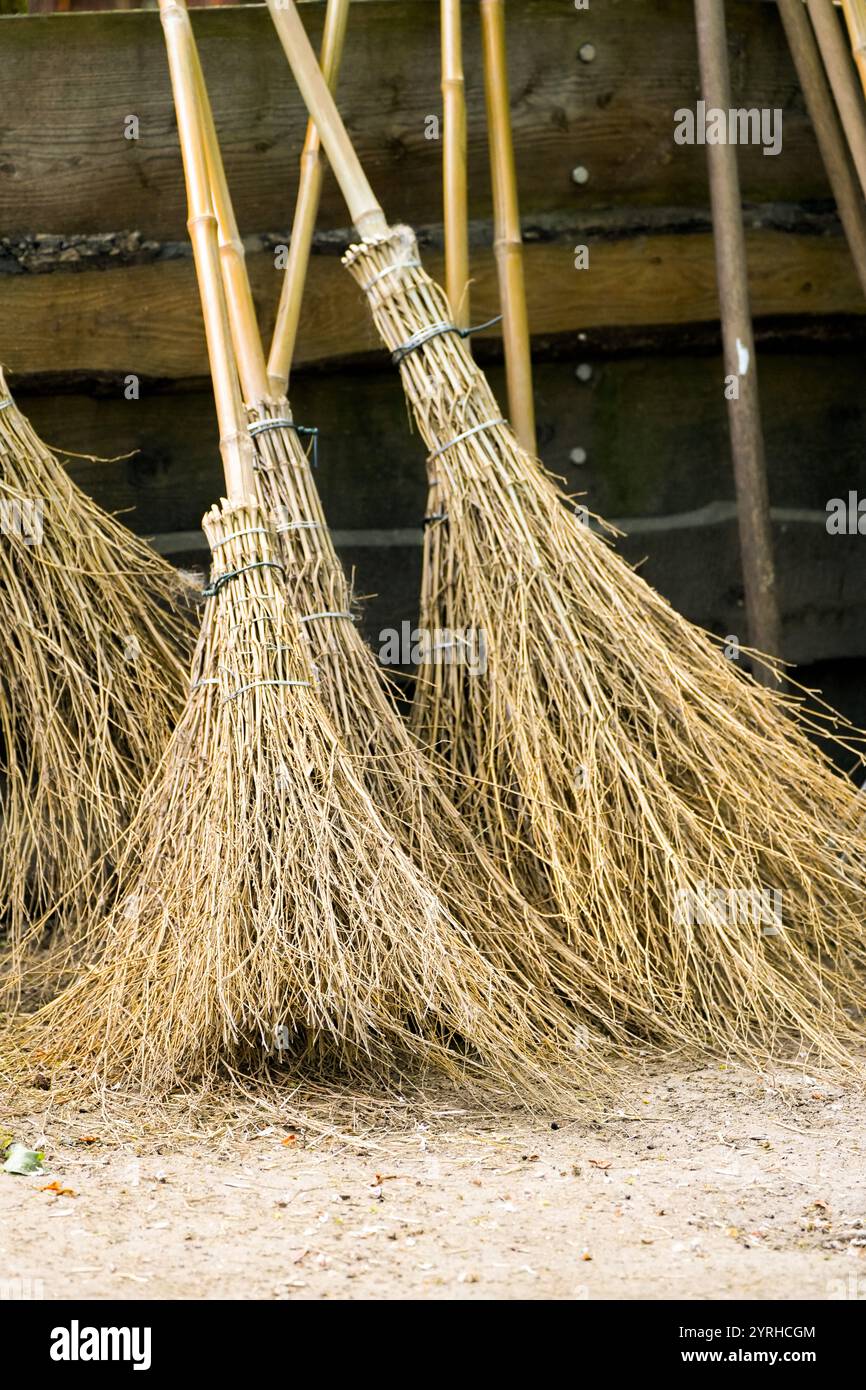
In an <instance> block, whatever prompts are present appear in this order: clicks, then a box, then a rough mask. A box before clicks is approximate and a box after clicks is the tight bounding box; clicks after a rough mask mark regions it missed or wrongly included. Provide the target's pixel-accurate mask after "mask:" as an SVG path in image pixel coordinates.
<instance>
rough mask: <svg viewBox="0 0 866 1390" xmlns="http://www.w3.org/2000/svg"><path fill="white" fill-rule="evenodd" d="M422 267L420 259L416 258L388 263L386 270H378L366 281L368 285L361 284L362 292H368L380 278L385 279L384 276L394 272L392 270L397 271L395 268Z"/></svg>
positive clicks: (410, 268) (413, 268) (417, 268)
mask: <svg viewBox="0 0 866 1390" xmlns="http://www.w3.org/2000/svg"><path fill="white" fill-rule="evenodd" d="M420 269H421V262H420V261H416V260H409V261H395V262H394V264H393V265H386V266H385V269H384V270H378V271H377V272H376V274H375V275H374V276H373V278H372V280H368V281H367V283H366V285H362V286H361V290H362V292H363V293H364V294H368V293H369V291H370V290H371V289H372V288H373V286H374V285H376V284H378V283H379V281H380V280H384V278H385V276H386V275H390V274H392V272H393V271H395V270H420Z"/></svg>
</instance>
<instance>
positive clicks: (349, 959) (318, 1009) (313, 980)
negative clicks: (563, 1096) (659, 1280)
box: [35, 504, 557, 1088]
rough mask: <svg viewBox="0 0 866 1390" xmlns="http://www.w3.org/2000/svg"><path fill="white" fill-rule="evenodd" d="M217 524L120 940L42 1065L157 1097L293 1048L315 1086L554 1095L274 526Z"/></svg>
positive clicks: (112, 929)
mask: <svg viewBox="0 0 866 1390" xmlns="http://www.w3.org/2000/svg"><path fill="white" fill-rule="evenodd" d="M205 529H206V531H207V534H208V539H209V541H210V543H211V547H212V549H213V550H214V555H215V559H214V576H215V577H214V579H213V581H212V584H211V590H210V591H209V592H210V593H211V594H212V595H213V597H212V601H211V602H209V603H208V605H207V612H206V617H205V623H204V628H203V633H202V638H201V643H200V646H199V650H198V655H197V659H196V664H195V671H196V674H195V676H194V679H193V689H192V691H191V694H190V698H189V703H188V705H187V708H186V711H185V713H184V715H183V716H182V718H181V721H180V723H179V724H178V727H177V729H176V731H175V734H174V736H173V738H172V740H171V742H170V744H169V746H168V749H167V751H166V755H165V758H164V760H163V764H162V766H161V768H160V770H159V773H158V775H157V776H156V777H155V779H154V781H153V783H152V785H151V787H150V789H149V791H148V794H147V797H146V800H145V802H144V804H143V807H142V811H141V814H140V816H139V817H138V818H137V820H136V822H135V823H134V825H133V827H132V830H131V833H130V836H129V843H128V847H127V848H126V850H125V853H124V858H123V860H122V862H121V864H120V866H119V870H118V875H117V878H118V882H117V902H116V906H115V907H114V909H113V910H112V912H111V914H110V916H109V919H108V921H107V923H106V922H102V923H97V924H95V927H94V931H95V937H96V940H97V943H98V942H99V940H102V941H103V942H105V943H107V944H106V945H105V947H104V950H103V952H102V955H101V957H98V958H97V959H96V960H95V962H94V964H93V965H92V966H91V968H90V969H88V970H86V971H85V972H84V973H83V974H82V975H81V977H80V978H79V979H78V980H77V981H75V982H74V983H73V984H71V985H70V986H69V987H68V989H67V990H66V991H65V992H64V993H63V994H62V995H60V996H59V997H58V998H57V999H56V1000H54V1001H53V1002H52V1004H50V1005H49V1006H47V1008H46V1009H45V1010H43V1012H42V1013H41V1014H40V1015H38V1016H37V1022H36V1029H35V1035H36V1036H37V1037H39V1038H40V1044H39V1045H40V1048H41V1049H42V1051H43V1052H48V1053H49V1055H50V1057H51V1058H52V1059H53V1060H54V1061H56V1062H64V1063H66V1064H69V1065H75V1066H78V1067H81V1066H82V1065H83V1066H85V1067H86V1068H88V1069H90V1068H93V1067H96V1068H98V1069H99V1070H100V1071H101V1072H102V1073H103V1074H104V1075H105V1076H106V1077H119V1076H123V1075H129V1074H132V1075H133V1076H134V1077H135V1078H136V1079H138V1080H140V1081H141V1082H142V1084H144V1085H145V1086H147V1087H148V1088H151V1087H156V1088H160V1087H165V1086H168V1085H171V1084H173V1083H174V1082H177V1081H184V1080H200V1079H203V1078H207V1077H208V1076H212V1075H213V1074H215V1073H216V1072H217V1071H218V1070H219V1069H220V1067H221V1066H223V1065H236V1064H238V1063H243V1064H244V1065H245V1066H246V1067H247V1068H248V1069H249V1070H252V1071H254V1070H255V1069H256V1067H264V1066H266V1065H267V1064H268V1061H269V1059H270V1058H271V1054H272V1053H273V1052H274V1051H275V1050H277V1049H279V1050H280V1051H282V1052H283V1053H284V1054H285V1056H286V1057H287V1058H289V1059H295V1060H298V1059H302V1060H303V1061H304V1064H305V1067H306V1068H307V1070H308V1071H309V1070H318V1069H321V1070H322V1071H323V1072H338V1073H342V1074H343V1075H348V1074H352V1073H354V1072H358V1073H363V1074H368V1075H371V1076H375V1077H377V1078H384V1077H386V1076H389V1075H391V1074H392V1073H393V1071H394V1070H395V1069H397V1070H399V1068H400V1067H401V1066H404V1065H406V1066H408V1065H409V1064H410V1063H412V1062H414V1063H416V1064H417V1063H418V1062H422V1063H431V1064H436V1065H437V1066H439V1067H441V1068H445V1069H446V1070H450V1071H451V1072H453V1073H455V1074H456V1073H461V1072H464V1071H465V1072H466V1073H477V1074H478V1075H479V1076H480V1075H485V1076H493V1077H495V1078H497V1079H498V1080H503V1079H505V1078H510V1079H512V1080H514V1081H516V1080H518V1079H519V1080H522V1081H523V1082H524V1083H526V1082H529V1081H531V1082H532V1085H533V1086H534V1087H537V1086H540V1085H543V1073H542V1068H541V1065H540V1064H539V1063H538V1062H537V1061H536V1060H534V1058H533V1053H535V1054H537V1053H538V1051H539V1049H538V1040H537V1038H536V1037H535V1035H534V1033H533V1029H532V1028H531V1027H530V1026H529V1023H528V1021H527V1020H528V1013H527V1009H526V1006H525V1000H524V997H523V991H522V989H521V988H520V986H519V985H518V984H515V983H513V982H512V981H510V980H508V979H507V978H505V976H504V975H503V974H502V973H501V972H499V971H497V970H496V969H495V967H494V966H492V965H491V964H490V963H489V962H487V961H486V960H485V959H484V958H483V957H482V956H481V955H480V953H479V952H478V951H477V950H476V949H475V947H474V946H473V944H472V942H471V940H470V939H469V936H468V933H467V932H465V931H464V930H463V929H462V928H461V927H460V926H459V925H458V924H457V923H456V922H455V920H454V918H453V916H452V914H451V913H450V911H449V908H448V904H447V903H446V902H445V901H444V900H443V898H442V897H441V895H440V894H438V893H437V892H436V891H435V889H434V887H433V886H432V885H431V884H430V883H429V882H428V881H427V879H426V878H425V877H424V875H423V874H422V873H421V872H420V870H419V869H418V868H417V867H416V866H415V865H414V864H413V863H412V862H411V861H410V859H409V857H408V856H407V855H406V853H405V852H404V850H403V849H402V848H401V846H400V845H399V844H398V843H397V841H396V840H395V837H394V835H393V834H392V831H391V829H390V828H389V827H388V826H387V825H385V824H384V823H383V821H382V819H381V817H380V815H379V813H378V811H377V809H376V807H375V806H374V805H373V803H372V801H371V798H370V795H369V793H368V791H367V789H366V787H365V785H364V778H363V772H362V771H361V770H360V769H359V767H358V765H357V764H356V762H355V760H353V759H352V758H350V756H349V755H348V754H347V753H346V751H345V750H344V748H343V746H342V744H341V742H340V740H339V738H338V737H337V735H336V733H335V731H334V729H333V727H332V725H331V723H330V720H329V719H328V716H327V713H326V711H325V709H324V706H323V704H322V702H321V700H320V698H319V694H318V692H317V691H316V689H315V679H314V675H313V672H312V669H311V666H310V663H309V660H308V655H307V652H306V649H305V645H304V641H303V638H302V635H301V629H300V627H299V625H298V622H297V620H296V618H295V616H294V615H293V613H292V611H291V609H290V607H289V605H288V604H287V602H286V597H285V592H284V588H283V579H282V576H281V574H280V573H279V571H281V570H282V566H281V565H280V564H279V562H278V561H277V560H276V558H275V554H274V552H273V549H272V544H271V538H270V534H269V532H268V530H267V528H266V527H265V523H264V517H263V514H262V513H261V512H260V511H259V510H258V508H256V507H253V506H252V505H251V506H249V507H236V506H229V505H228V504H223V506H222V508H214V509H213V510H212V511H211V512H210V513H209V514H208V516H207V517H206V518H205ZM552 1045H553V1050H554V1052H556V1051H557V1047H556V1040H555V1039H554V1040H552Z"/></svg>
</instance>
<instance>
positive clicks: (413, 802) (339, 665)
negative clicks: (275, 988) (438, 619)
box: [197, 7, 665, 1075]
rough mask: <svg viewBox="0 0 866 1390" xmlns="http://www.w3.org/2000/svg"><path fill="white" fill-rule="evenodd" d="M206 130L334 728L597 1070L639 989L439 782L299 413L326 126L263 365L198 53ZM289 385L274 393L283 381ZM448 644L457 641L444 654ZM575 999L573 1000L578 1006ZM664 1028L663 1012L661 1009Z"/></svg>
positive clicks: (528, 1004)
mask: <svg viewBox="0 0 866 1390" xmlns="http://www.w3.org/2000/svg"><path fill="white" fill-rule="evenodd" d="M344 29H345V13H344V12H343V14H342V15H341V14H340V13H339V7H335V9H334V10H332V11H331V12H330V14H329V23H328V26H327V27H326V33H325V39H324V45H323V59H324V61H325V63H326V66H327V67H328V69H329V71H330V72H331V74H332V76H333V77H334V78H335V77H336V70H337V67H338V63H339V48H340V44H341V39H342V33H343V31H344ZM197 78H198V81H199V84H200V86H199V97H200V108H201V113H202V118H203V139H204V143H205V148H206V151H207V162H208V173H209V179H210V185H211V194H212V197H213V201H214V210H215V214H216V219H217V225H218V228H219V241H220V248H221V265H222V270H223V282H224V287H225V291H226V298H227V306H228V313H229V320H230V324H231V328H232V335H233V340H234V345H235V351H236V355H237V359H238V363H239V367H240V377H241V386H242V389H243V392H244V395H245V401H246V407H247V411H248V414H249V417H250V419H251V424H250V433H251V434H252V435H253V437H254V447H255V452H256V458H255V485H256V495H257V498H258V501H259V503H260V505H261V506H262V507H263V508H264V509H265V511H266V513H267V515H268V516H269V517H270V518H271V519H272V520H273V522H274V529H275V533H276V536H277V543H278V548H279V554H280V559H281V560H282V562H283V563H284V565H285V568H286V571H287V573H288V574H289V575H290V576H291V579H290V581H289V583H290V592H291V601H292V605H293V607H295V608H296V609H297V611H298V613H299V615H300V618H299V620H300V622H301V624H302V625H303V626H304V628H305V630H306V640H307V643H308V648H309V651H310V655H311V659H312V662H313V665H314V668H315V670H316V673H317V679H318V683H319V684H318V688H319V693H320V695H321V697H322V699H323V701H324V703H325V705H326V708H327V710H328V714H329V715H330V718H331V719H332V721H333V724H334V727H335V729H336V731H337V733H338V735H339V737H340V739H341V740H342V742H343V743H344V745H345V746H346V748H347V749H348V750H349V752H350V753H352V754H355V755H356V756H357V757H358V758H359V760H360V762H361V764H362V769H363V778H364V785H365V787H366V788H367V789H368V791H369V793H370V796H371V797H372V800H373V803H374V804H375V806H376V808H377V811H378V812H379V813H380V814H381V816H382V818H383V820H384V821H385V823H386V824H387V825H388V828H389V831H390V833H391V834H392V835H393V836H394V838H395V840H396V842H397V843H398V844H400V846H401V847H402V848H403V849H404V850H405V852H406V853H407V854H408V855H409V857H410V858H411V860H412V862H413V863H414V864H416V865H417V866H418V867H419V868H420V870H421V871H422V872H423V873H424V874H425V875H426V876H427V877H428V878H429V879H430V881H431V882H433V883H435V884H436V886H437V890H438V892H439V893H440V895H442V896H443V898H444V900H445V901H446V902H447V903H448V906H449V909H450V911H451V913H452V914H453V916H454V917H455V918H456V919H457V920H458V921H459V922H460V923H461V925H462V926H463V927H464V928H465V930H466V931H467V932H468V933H469V935H470V937H471V939H472V941H473V942H474V943H475V944H476V945H477V946H478V947H480V949H481V950H482V951H483V953H484V955H485V957H487V958H488V959H489V960H491V961H493V962H494V963H495V964H496V965H497V966H498V967H499V968H501V969H502V970H503V971H506V972H507V973H508V974H509V975H510V976H511V977H512V978H513V979H516V980H517V981H518V982H519V984H520V986H521V987H522V988H523V989H524V991H525V993H524V1008H525V1011H526V1014H527V1019H528V1021H531V1024H532V1027H533V1029H534V1031H535V1033H536V1034H537V1036H538V1037H539V1038H546V1039H548V1042H547V1044H546V1052H547V1055H548V1058H549V1060H550V1062H551V1063H554V1062H555V1061H556V1059H557V1055H558V1043H557V1038H566V1039H567V1040H568V1052H569V1054H570V1055H569V1060H570V1061H573V1059H574V1048H573V1045H572V1044H573V1039H574V1036H575V1028H576V1027H577V1028H578V1029H579V1030H580V1033H579V1036H580V1037H581V1039H582V1046H581V1049H580V1052H581V1056H580V1062H581V1070H582V1071H584V1072H585V1073H586V1074H587V1075H588V1074H589V1071H590V1070H592V1069H594V1070H596V1071H597V1070H598V1067H599V1063H598V1059H597V1058H593V1057H592V1056H591V1054H590V1053H589V1052H588V1051H587V1049H588V1045H589V1032H588V1027H589V1025H593V1024H595V1025H597V1024H599V1023H600V1024H602V1025H603V1026H604V1027H605V1028H606V1029H607V1030H608V1032H616V1031H617V1030H616V1027H615V1025H614V1023H613V1014H614V1011H615V1009H616V1011H617V1012H618V1013H619V1015H620V1017H621V1018H627V1017H628V1008H627V1001H625V1000H623V999H619V1000H617V1001H616V1003H615V1005H614V1003H613V1002H612V1001H611V999H610V997H609V992H608V990H607V988H606V983H605V981H603V980H601V979H599V978H597V977H595V978H594V977H593V975H592V972H591V971H590V970H588V969H587V968H586V967H585V966H584V964H583V962H581V961H580V960H579V959H578V958H577V957H575V956H574V955H573V954H572V953H569V952H568V951H566V950H564V949H563V946H562V943H561V942H560V941H559V940H558V938H557V936H556V934H555V933H554V932H553V931H552V929H551V927H550V926H549V924H547V923H546V922H545V921H544V920H542V918H541V917H539V915H538V914H537V913H535V912H533V911H531V909H530V908H529V906H528V905H527V904H526V902H525V901H524V900H523V899H522V898H521V897H520V895H519V894H518V893H517V892H516V891H515V889H514V888H513V887H512V886H510V885H509V883H508V882H507V880H505V879H504V878H503V877H502V875H501V874H500V873H499V872H498V871H497V869H496V868H495V866H494V864H493V862H492V860H491V859H490V858H489V856H488V855H487V854H486V853H485V851H484V849H483V847H482V846H481V845H479V844H478V842H477V840H476V838H475V837H474V836H473V834H472V832H471V830H470V829H469V828H468V827H467V826H466V825H465V824H464V823H463V822H462V821H461V819H460V817H459V816H458V814H457V812H456V810H455V809H454V807H453V805H452V804H451V803H450V802H449V800H448V798H447V797H446V795H445V793H444V791H443V789H442V787H441V785H440V782H441V780H442V771H441V770H437V769H436V768H435V767H434V766H431V764H430V762H429V759H428V758H427V756H426V755H425V753H424V752H423V751H422V749H421V748H420V747H419V746H418V744H417V742H416V741H415V739H414V738H413V737H412V735H411V733H410V731H409V729H408V728H407V726H406V724H405V722H404V721H403V720H402V719H401V718H400V715H399V714H398V712H397V710H396V708H395V705H394V703H393V701H392V698H391V695H390V692H389V689H388V686H387V681H386V677H385V675H384V673H383V671H382V669H381V667H380V666H379V665H378V664H377V662H376V659H375V658H374V656H373V653H372V652H371V650H370V649H369V647H368V646H367V644H366V643H365V642H364V640H363V638H362V636H361V634H360V632H359V630H358V628H357V627H356V624H355V612H354V602H353V598H352V593H351V587H350V584H349V583H348V581H347V578H346V575H345V572H344V570H343V568H342V565H341V564H340V561H339V558H338V556H337V553H336V551H335V549H334V545H333V541H332V538H331V534H330V531H329V529H328V526H327V523H326V520H325V516H324V512H323V509H322V503H321V499H320V497H319V495H318V491H317V489H316V485H315V481H314V477H313V473H312V470H311V467H310V462H309V459H308V456H307V453H306V451H305V450H304V448H303V447H302V445H301V442H300V438H299V435H298V430H297V427H296V426H295V425H294V423H293V421H292V416H291V412H290V409H289V405H288V401H287V399H286V391H287V388H288V371H289V367H290V362H291V345H292V343H293V342H294V339H295V334H296V328H297V322H298V314H299V309H300V302H301V297H302V292H303V285H304V277H305V271H306V266H307V263H308V258H309V249H310V239H311V236H312V230H313V226H314V223H315V217H316V210H317V203H318V195H319V188H320V178H321V166H320V164H319V161H318V158H317V140H316V138H315V134H314V131H315V127H312V130H311V131H308V134H307V139H306V141H305V146H304V153H303V155H302V177H301V181H300V185H299V192H298V199H297V205H296V212H295V218H294V223H293V232H292V245H291V254H290V257H289V262H288V266H287V269H286V275H285V281H284V285H283V292H282V296H281V304H280V316H279V319H278V323H277V327H276V330H275V334H274V339H273V342H272V345H271V351H270V358H269V361H268V364H267V367H266V365H265V359H264V355H263V352H262V345H261V341H260V339H259V337H258V329H257V325H256V316H255V310H254V306H253V301H252V295H251V291H250V286H249V281H248V279H247V276H246V271H245V266H244V254H243V243H242V241H241V239H240V235H239V232H238V228H237V224H236V221H235V217H234V213H233V209H232V205H231V198H230V194H229V190H228V186H227V182H226V178H225V172H224V169H223V165H222V160H221V156H220V150H219V144H218V139H217V134H216V130H215V127H214V122H213V116H212V112H211V109H210V104H209V101H208V98H207V92H206V89H205V86H204V80H203V77H202V74H201V68H200V66H199V65H198V64H197ZM277 390H278V391H279V396H278V397H276V398H275V395H274V392H275V391H277ZM447 655H448V654H447V653H446V656H447ZM566 1010H567V1011H566ZM657 1027H658V1028H659V1030H660V1031H662V1030H664V1028H665V1023H664V1020H661V1019H659V1020H658V1021H657Z"/></svg>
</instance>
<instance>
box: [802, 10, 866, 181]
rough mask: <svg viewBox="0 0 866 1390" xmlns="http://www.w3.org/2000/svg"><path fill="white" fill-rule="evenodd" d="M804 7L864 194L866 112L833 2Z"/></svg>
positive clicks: (865, 175)
mask: <svg viewBox="0 0 866 1390" xmlns="http://www.w3.org/2000/svg"><path fill="white" fill-rule="evenodd" d="M806 4H807V6H808V9H809V15H810V18H811V20H812V28H813V29H814V30H815V36H816V38H817V40H818V47H819V48H820V50H821V57H822V58H823V59H824V68H825V70H826V72H827V76H828V78H829V79H830V86H831V87H832V89H833V96H834V97H835V99H836V107H837V109H838V111H839V116H840V118H841V121H842V126H843V129H844V131H845V135H846V136H847V139H848V148H849V150H850V151H851V158H852V159H853V161H854V167H855V169H856V170H857V177H858V178H859V180H860V187H861V189H862V190H863V193H864V194H866V108H864V105H863V98H862V96H861V94H860V88H859V85H858V82H857V77H856V74H855V69H854V67H853V65H852V63H851V55H850V53H849V52H848V48H847V46H846V44H845V40H844V38H843V36H842V29H841V27H840V24H839V20H838V18H837V17H836V10H835V7H834V5H833V0H806Z"/></svg>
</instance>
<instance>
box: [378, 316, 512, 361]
mask: <svg viewBox="0 0 866 1390" xmlns="http://www.w3.org/2000/svg"><path fill="white" fill-rule="evenodd" d="M501 322H502V315H501V314H496V315H495V317H494V318H492V319H487V321H486V323H476V324H474V325H473V326H472V327H471V328H458V327H457V325H456V323H447V322H446V321H445V320H444V319H442V320H441V321H440V322H439V323H433V324H431V325H430V326H429V327H428V328H419V330H418V332H417V333H413V334H412V337H411V338H407V339H406V342H405V343H401V345H400V347H398V348H395V349H394V351H393V352H392V353H391V362H392V363H393V365H394V366H395V367H399V365H400V363H401V362H402V361H403V358H404V357H408V356H409V353H410V352H415V351H416V349H417V348H419V347H423V346H424V344H425V343H429V342H430V340H431V339H432V338H439V337H441V336H442V334H443V333H456V334H457V336H458V338H468V337H470V336H471V334H473V333H480V332H481V331H482V330H483V329H485V328H492V327H493V325H494V323H501Z"/></svg>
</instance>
